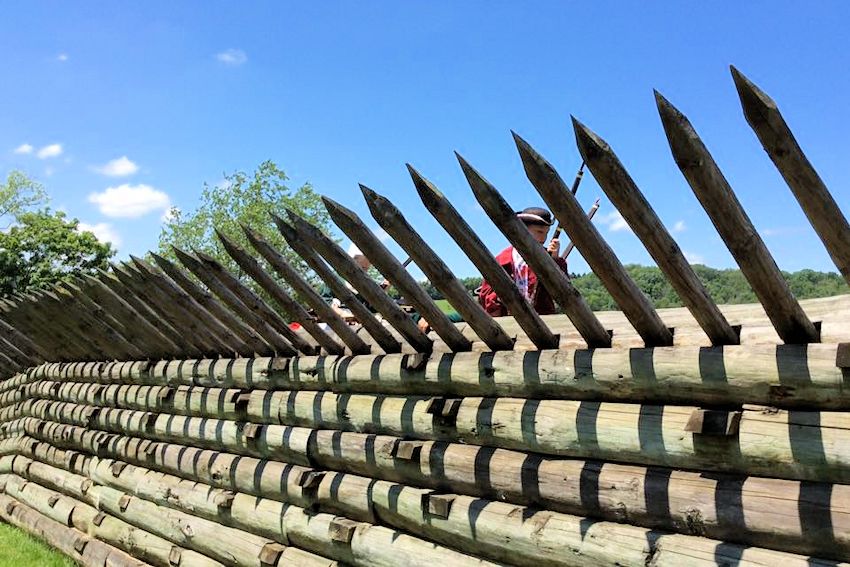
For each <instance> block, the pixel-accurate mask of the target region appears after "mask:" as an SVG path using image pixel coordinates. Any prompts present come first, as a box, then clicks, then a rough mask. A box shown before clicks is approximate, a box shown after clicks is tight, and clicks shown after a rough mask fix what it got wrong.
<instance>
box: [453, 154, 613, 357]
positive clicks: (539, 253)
mask: <svg viewBox="0 0 850 567" xmlns="http://www.w3.org/2000/svg"><path fill="white" fill-rule="evenodd" d="M455 155H456V156H457V159H458V162H460V166H461V169H463V173H464V175H465V176H466V180H467V181H468V182H469V186H470V187H471V188H472V192H473V193H474V194H475V198H476V199H477V200H478V202H479V203H480V204H481V206H482V207H483V209H484V212H486V213H487V216H489V217H490V219H491V220H492V221H493V223H494V224H495V225H496V226H497V227H498V228H499V230H500V231H501V232H502V234H504V235H505V238H507V239H508V240H509V241H510V243H511V245H512V246H513V247H515V248H516V249H517V251H519V253H520V254H521V255H522V257H523V258H524V259H525V261H526V262H528V265H529V266H530V267H531V269H532V270H534V273H535V274H537V277H538V278H539V280H540V283H541V284H542V285H544V286H545V287H546V291H548V292H549V295H551V296H552V298H553V299H554V300H555V301H556V302H557V303H558V304H559V305H560V306H561V308H562V309H563V310H564V313H566V314H567V317H569V319H570V321H572V323H573V325H575V327H576V329H577V330H578V332H579V333H580V334H581V336H582V338H583V339H584V340H585V341H587V344H588V346H590V347H591V348H598V347H610V346H611V336H610V335H609V334H608V331H606V330H605V328H604V327H603V326H602V324H601V323H599V320H598V319H597V318H596V316H595V315H594V314H593V311H591V310H590V307H588V305H587V302H586V301H585V300H584V298H583V297H582V296H581V294H580V293H579V292H578V290H577V289H576V288H575V287H573V284H572V283H570V279H569V278H568V277H567V274H565V273H564V272H563V270H561V268H560V267H559V266H558V264H556V263H555V260H554V259H553V258H552V257H551V256H550V255H549V254H548V253H546V251H545V250H544V249H543V247H542V246H540V244H539V243H538V242H537V241H536V240H534V237H532V236H531V234H530V233H529V232H528V229H527V228H526V226H525V225H524V224H523V223H522V221H520V220H519V219H518V218H517V217H516V214H515V213H514V211H513V209H512V208H511V207H510V206H509V205H508V203H507V201H505V199H504V198H503V197H502V196H501V195H500V194H499V192H498V191H497V190H496V188H495V187H493V186H492V185H491V184H490V183H489V182H488V181H487V180H485V179H484V178H483V177H481V174H479V173H478V172H477V171H476V170H475V169H474V168H473V167H472V166H471V165H469V163H467V161H466V160H465V159H463V157H461V156H460V154H455Z"/></svg>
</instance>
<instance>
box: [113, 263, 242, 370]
mask: <svg viewBox="0 0 850 567" xmlns="http://www.w3.org/2000/svg"><path fill="white" fill-rule="evenodd" d="M130 259H131V260H132V261H133V263H134V264H135V265H136V268H137V269H138V270H139V272H141V273H142V274H144V276H145V277H147V278H149V279H151V280H153V281H154V282H156V283H157V284H158V285H159V286H160V287H161V288H162V289H163V291H165V292H166V293H167V294H168V295H169V296H170V297H172V298H173V301H174V302H175V304H177V305H181V306H182V307H183V309H184V310H185V311H186V312H187V313H188V314H189V315H190V316H191V317H192V319H194V320H195V321H197V322H198V323H199V324H200V325H201V327H202V328H203V329H205V330H207V331H208V332H209V336H210V337H212V338H214V339H215V340H216V341H218V342H219V344H221V345H222V348H223V349H225V350H223V351H222V352H226V351H227V350H231V351H233V352H235V353H237V354H239V355H242V356H251V354H252V353H253V352H254V349H253V348H252V347H251V346H250V345H249V344H248V343H246V342H245V341H244V340H242V339H241V338H240V337H238V336H237V335H236V334H235V333H233V331H231V330H230V329H228V328H227V327H226V326H225V325H223V324H222V323H221V321H219V320H218V319H217V318H216V317H214V316H213V315H212V314H211V313H210V312H209V311H207V310H206V309H205V308H204V307H203V305H201V304H200V303H198V302H197V301H195V298H193V297H192V296H191V295H189V293H188V292H187V291H186V290H184V289H183V288H181V287H180V286H178V285H177V284H176V283H175V282H174V281H173V280H172V279H171V278H169V277H168V276H166V275H165V274H163V273H162V272H160V271H159V270H157V269H155V268H154V267H153V266H151V265H150V264H148V263H147V262H145V261H144V260H142V259H141V258H137V257H136V256H133V255H131V256H130Z"/></svg>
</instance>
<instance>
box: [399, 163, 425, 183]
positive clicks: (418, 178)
mask: <svg viewBox="0 0 850 567" xmlns="http://www.w3.org/2000/svg"><path fill="white" fill-rule="evenodd" d="M404 165H405V167H407V172H408V173H409V174H410V178H411V179H413V184H414V185H416V187H417V189H418V188H419V185H424V184H426V180H425V177H424V176H423V175H422V174H421V173H419V172H418V171H417V170H416V168H415V167H413V166H412V165H410V164H409V163H406V164H404Z"/></svg>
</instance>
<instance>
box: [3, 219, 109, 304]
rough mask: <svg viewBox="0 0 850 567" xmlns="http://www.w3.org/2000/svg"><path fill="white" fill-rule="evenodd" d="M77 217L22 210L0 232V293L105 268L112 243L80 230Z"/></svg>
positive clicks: (5, 294) (16, 290)
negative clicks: (12, 222) (8, 226)
mask: <svg viewBox="0 0 850 567" xmlns="http://www.w3.org/2000/svg"><path fill="white" fill-rule="evenodd" d="M78 226H79V221H78V220H77V219H68V218H67V217H66V216H65V213H63V212H61V211H56V212H51V211H50V210H49V209H44V210H41V211H33V212H22V213H18V214H17V215H16V221H15V224H14V225H13V226H12V227H11V228H10V229H9V230H8V231H6V232H2V233H0V295H3V296H7V295H11V294H13V293H15V292H23V291H26V290H28V289H30V288H34V287H39V286H43V285H48V284H51V283H54V282H57V281H60V280H62V279H64V278H66V277H67V276H68V275H69V274H78V273H94V272H95V271H96V269H97V268H103V269H105V268H107V267H108V262H109V258H111V257H112V256H113V255H114V254H115V250H113V249H112V246H111V244H109V243H102V242H99V241H98V240H97V237H95V235H94V234H92V233H91V232H80V231H79V230H78Z"/></svg>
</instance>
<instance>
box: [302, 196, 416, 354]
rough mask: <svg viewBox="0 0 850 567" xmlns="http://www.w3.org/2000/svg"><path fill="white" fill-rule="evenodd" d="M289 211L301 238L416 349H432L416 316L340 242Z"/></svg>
mask: <svg viewBox="0 0 850 567" xmlns="http://www.w3.org/2000/svg"><path fill="white" fill-rule="evenodd" d="M287 214H288V217H289V222H290V223H291V226H292V227H293V228H294V229H295V230H296V231H297V232H298V234H299V235H300V236H301V238H302V239H303V240H304V241H305V242H306V243H307V244H308V245H309V246H311V247H313V248H314V249H315V250H316V252H318V254H319V255H320V256H321V257H322V258H324V259H325V261H327V262H328V264H330V265H331V266H332V267H333V268H334V270H336V272H337V273H338V274H339V275H340V276H342V277H343V278H345V279H346V280H347V281H348V283H349V284H351V286H352V287H354V289H355V290H357V293H359V294H360V295H361V296H362V297H363V299H365V300H366V301H367V302H369V304H370V305H371V306H372V307H373V308H374V309H375V310H377V312H378V313H380V314H381V315H382V316H383V317H384V319H385V320H386V321H387V322H388V323H389V324H390V325H392V327H393V328H394V329H395V330H396V331H398V332H399V334H401V336H402V337H404V339H405V340H406V341H407V342H408V343H409V344H410V345H411V346H412V347H413V348H414V349H415V350H417V351H419V352H431V349H432V348H433V343H432V341H431V339H429V338H428V337H427V336H426V335H425V333H423V332H422V331H420V330H419V328H418V327H417V326H416V324H415V323H414V322H413V319H412V318H411V317H410V316H408V315H407V314H406V313H405V312H404V311H402V310H401V309H400V308H399V306H398V305H396V304H395V302H394V301H393V300H392V299H390V297H389V296H388V295H387V294H386V293H384V291H383V290H382V289H381V288H380V287H379V286H378V284H377V283H375V282H374V281H372V279H371V278H369V276H368V275H367V274H366V273H365V272H364V271H363V270H362V269H361V268H360V266H358V265H357V264H356V263H355V262H354V260H353V259H352V258H350V257H349V256H348V254H346V253H345V251H344V250H343V249H342V248H340V246H339V245H338V244H337V243H336V242H334V241H333V240H331V239H330V238H329V237H328V236H327V235H325V234H324V233H323V232H322V231H321V230H319V229H318V228H316V227H315V226H313V225H312V224H310V223H308V222H307V221H306V220H304V219H302V218H301V217H299V216H298V215H297V214H295V213H294V212H293V211H290V210H287Z"/></svg>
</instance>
